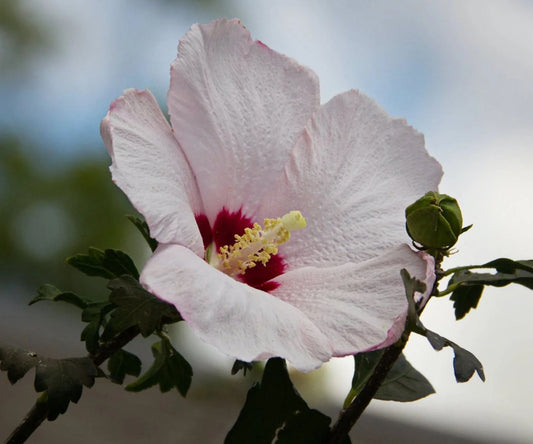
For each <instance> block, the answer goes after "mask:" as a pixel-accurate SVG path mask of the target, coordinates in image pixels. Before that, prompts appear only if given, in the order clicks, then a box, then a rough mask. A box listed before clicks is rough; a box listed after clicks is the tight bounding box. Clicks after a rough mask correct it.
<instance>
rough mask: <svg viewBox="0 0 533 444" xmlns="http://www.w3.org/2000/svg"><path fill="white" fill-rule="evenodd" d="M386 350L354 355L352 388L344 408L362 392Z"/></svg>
mask: <svg viewBox="0 0 533 444" xmlns="http://www.w3.org/2000/svg"><path fill="white" fill-rule="evenodd" d="M383 352H384V350H374V351H370V352H366V353H358V354H357V355H354V357H353V358H354V372H353V378H352V388H351V389H350V392H349V393H348V395H347V396H346V399H345V400H344V406H343V407H344V408H346V407H348V406H349V405H350V404H351V403H352V401H353V400H354V399H355V397H356V396H357V395H358V394H359V393H360V392H361V390H362V389H363V387H364V386H365V384H366V382H367V381H368V378H370V376H372V373H374V369H375V368H376V365H377V363H378V362H379V360H380V359H381V356H383Z"/></svg>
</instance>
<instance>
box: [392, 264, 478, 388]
mask: <svg viewBox="0 0 533 444" xmlns="http://www.w3.org/2000/svg"><path fill="white" fill-rule="evenodd" d="M401 275H402V279H403V281H404V286H405V293H406V296H407V301H408V304H409V306H408V314H407V324H406V327H407V328H408V329H409V330H410V331H413V332H415V333H418V334H420V335H422V336H425V337H426V338H427V340H428V342H429V343H430V344H431V346H432V347H433V348H434V349H435V350H437V351H439V350H442V349H443V348H444V347H452V348H453V351H454V353H455V358H454V361H453V367H454V373H455V379H456V381H457V382H466V381H468V380H469V379H470V378H471V377H472V375H473V374H474V371H476V372H477V374H478V376H479V377H480V378H481V380H482V381H485V374H484V372H483V366H482V365H481V362H479V360H478V359H477V358H476V357H475V356H474V355H473V354H472V353H470V352H469V351H467V350H465V349H463V348H461V347H460V346H458V345H457V344H455V343H454V342H452V341H450V340H449V339H446V338H445V337H443V336H441V335H439V334H438V333H435V332H433V331H431V330H428V329H427V328H426V327H424V325H423V324H422V321H420V318H419V316H418V313H417V311H416V307H415V301H414V292H415V291H420V289H422V287H419V288H420V289H417V288H416V285H417V284H416V282H413V281H414V279H412V278H411V277H410V276H409V273H408V272H407V270H405V269H403V270H401ZM406 362H407V361H406ZM413 370H414V369H413ZM415 371H416V370H415ZM389 376H390V374H389ZM420 376H422V375H420ZM422 378H423V376H422ZM424 379H425V378H424ZM426 382H427V381H426ZM427 383H428V384H429V382H427ZM429 387H431V385H429ZM429 387H427V386H426V389H428V390H429ZM431 390H433V388H432V387H431ZM428 394H430V393H428Z"/></svg>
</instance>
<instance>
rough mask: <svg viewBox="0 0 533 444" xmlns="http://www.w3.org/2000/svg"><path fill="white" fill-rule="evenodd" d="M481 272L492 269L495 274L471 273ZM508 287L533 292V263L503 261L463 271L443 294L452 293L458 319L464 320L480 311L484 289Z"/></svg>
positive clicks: (456, 274)
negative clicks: (519, 286) (479, 306)
mask: <svg viewBox="0 0 533 444" xmlns="http://www.w3.org/2000/svg"><path fill="white" fill-rule="evenodd" d="M479 268H492V269H495V270H496V272H495V273H475V272H472V271H471V270H472V269H479ZM509 284H520V285H523V286H524V287H527V288H529V289H531V290H533V260H523V261H513V260H511V259H507V258H500V259H496V260H493V261H490V262H487V263H486V264H483V265H475V266H471V267H460V269H459V270H458V271H456V272H455V273H454V274H453V276H452V278H451V279H450V281H449V283H448V288H447V289H446V290H445V291H444V292H443V293H444V294H446V293H447V292H448V293H449V292H451V291H452V290H453V293H452V295H451V297H450V300H452V301H454V304H453V307H454V309H455V318H456V319H462V318H463V317H464V316H465V315H466V314H467V313H468V312H469V311H470V310H471V309H473V308H477V305H478V303H479V301H480V299H481V295H482V294H483V289H484V286H485V285H490V286H493V287H504V286H506V285H509Z"/></svg>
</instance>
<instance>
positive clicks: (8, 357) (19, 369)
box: [0, 345, 39, 384]
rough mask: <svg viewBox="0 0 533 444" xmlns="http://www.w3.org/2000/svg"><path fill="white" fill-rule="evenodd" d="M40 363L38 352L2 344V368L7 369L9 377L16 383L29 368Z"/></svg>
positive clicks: (0, 346)
mask: <svg viewBox="0 0 533 444" xmlns="http://www.w3.org/2000/svg"><path fill="white" fill-rule="evenodd" d="M38 363H39V357H38V356H37V353H34V352H32V351H26V350H21V349H19V348H14V347H10V346H8V345H0V370H1V371H4V372H5V371H7V379H9V382H10V383H11V384H15V383H16V382H17V381H18V380H19V379H21V378H23V377H24V375H25V374H26V373H28V370H30V369H31V368H33V367H35V366H36V365H37V364H38Z"/></svg>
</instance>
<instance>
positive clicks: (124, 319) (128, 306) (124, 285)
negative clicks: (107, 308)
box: [102, 276, 181, 339]
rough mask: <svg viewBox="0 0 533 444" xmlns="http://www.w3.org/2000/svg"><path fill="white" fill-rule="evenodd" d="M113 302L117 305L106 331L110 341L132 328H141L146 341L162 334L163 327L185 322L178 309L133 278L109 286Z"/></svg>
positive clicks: (117, 280)
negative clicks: (155, 332) (156, 333)
mask: <svg viewBox="0 0 533 444" xmlns="http://www.w3.org/2000/svg"><path fill="white" fill-rule="evenodd" d="M108 288H110V289H111V294H110V296H109V300H110V301H111V302H112V303H113V304H115V305H116V308H115V310H113V312H112V313H111V318H110V320H109V322H108V324H107V326H106V329H105V330H104V333H103V335H102V336H103V337H104V338H106V339H107V338H110V337H112V336H114V335H115V334H118V333H120V332H122V331H124V330H126V329H128V328H129V327H132V326H137V327H139V330H140V331H141V334H142V335H143V336H144V337H147V336H149V335H151V334H152V333H153V332H154V331H156V330H159V329H160V328H161V326H162V325H163V324H168V323H172V322H178V321H180V320H181V316H180V315H179V313H178V311H177V310H176V308H175V307H174V306H173V305H171V304H168V303H166V302H164V301H162V300H161V299H158V298H156V297H155V296H154V295H152V294H151V293H149V292H148V291H146V290H145V289H144V288H143V287H142V286H141V285H140V284H139V282H138V281H136V280H135V279H134V278H133V277H131V276H122V277H120V278H117V279H113V280H112V281H111V282H109V285H108Z"/></svg>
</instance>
